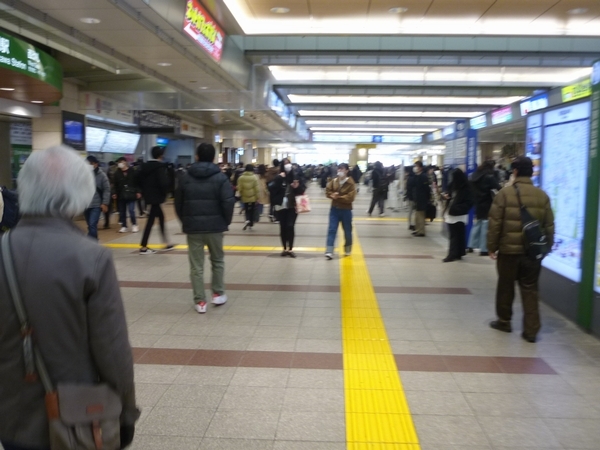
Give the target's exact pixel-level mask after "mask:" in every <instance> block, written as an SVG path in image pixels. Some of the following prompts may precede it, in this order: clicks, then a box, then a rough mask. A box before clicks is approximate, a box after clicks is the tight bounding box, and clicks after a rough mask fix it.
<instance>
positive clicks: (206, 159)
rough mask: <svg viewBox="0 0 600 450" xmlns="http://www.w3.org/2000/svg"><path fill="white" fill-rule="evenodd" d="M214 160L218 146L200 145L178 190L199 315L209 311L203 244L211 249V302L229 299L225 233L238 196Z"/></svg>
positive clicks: (216, 303) (176, 200) (179, 212)
mask: <svg viewBox="0 0 600 450" xmlns="http://www.w3.org/2000/svg"><path fill="white" fill-rule="evenodd" d="M214 159H215V148H214V147H213V146H212V145H211V144H200V145H199V146H198V148H197V149H196V163H195V164H193V165H192V166H191V167H190V168H189V170H188V171H187V173H186V174H185V175H184V176H183V178H182V179H181V182H180V183H179V186H178V187H177V190H176V191H175V211H176V212H177V216H178V217H179V220H181V223H182V227H183V232H184V233H185V234H187V241H188V246H189V252H188V254H189V259H190V278H191V281H192V288H193V290H194V303H195V308H196V311H197V312H198V313H200V314H203V313H205V312H206V293H205V292H204V246H207V247H208V251H209V252H210V261H211V267H212V291H213V295H212V303H213V304H214V305H222V304H223V303H225V302H226V301H227V295H225V284H224V282H223V276H224V273H225V254H224V252H223V232H225V231H227V230H228V229H229V224H230V223H231V220H232V218H233V208H234V205H235V197H234V196H233V189H232V188H231V184H230V182H229V180H228V179H227V176H226V175H225V174H223V173H222V172H221V169H219V166H217V165H216V164H214V163H213V160H214Z"/></svg>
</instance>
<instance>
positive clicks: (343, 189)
mask: <svg viewBox="0 0 600 450" xmlns="http://www.w3.org/2000/svg"><path fill="white" fill-rule="evenodd" d="M325 195H326V196H327V198H330V199H331V200H332V202H331V210H330V211H329V231H328V233H327V249H326V250H325V258H327V259H333V246H334V244H335V237H336V235H337V230H338V227H339V226H340V222H341V223H342V227H343V228H344V237H345V242H344V253H345V255H346V256H350V253H351V252H352V203H353V202H354V199H355V198H356V184H355V183H354V180H353V179H352V177H350V176H349V169H348V164H340V165H339V166H338V171H337V177H336V178H334V179H333V180H331V181H330V182H329V183H327V187H326V188H325Z"/></svg>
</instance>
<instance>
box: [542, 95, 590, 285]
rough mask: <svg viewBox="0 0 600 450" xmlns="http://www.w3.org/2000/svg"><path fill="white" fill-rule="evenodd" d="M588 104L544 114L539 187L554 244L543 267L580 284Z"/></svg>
mask: <svg viewBox="0 0 600 450" xmlns="http://www.w3.org/2000/svg"><path fill="white" fill-rule="evenodd" d="M590 113H591V104H590V102H589V101H587V102H583V103H578V104H574V105H570V106H563V107H561V108H557V109H554V110H551V111H548V112H546V113H544V119H543V120H544V131H543V147H542V148H543V150H542V162H541V188H542V189H543V190H544V191H545V192H546V193H547V194H548V196H549V197H550V201H551V202H552V209H553V210H554V220H555V235H554V240H555V244H554V247H553V249H552V253H551V254H550V255H548V256H547V257H546V258H545V259H544V261H543V265H544V267H546V268H548V269H550V270H552V271H553V272H555V273H557V274H559V275H562V276H564V277H566V278H568V279H570V280H572V281H574V282H579V281H581V247H582V243H583V232H584V221H585V197H586V187H587V168H588V158H589V146H590Z"/></svg>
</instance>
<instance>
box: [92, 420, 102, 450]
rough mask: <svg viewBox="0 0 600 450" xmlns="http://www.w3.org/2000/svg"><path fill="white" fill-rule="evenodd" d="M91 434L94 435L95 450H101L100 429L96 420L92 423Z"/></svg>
mask: <svg viewBox="0 0 600 450" xmlns="http://www.w3.org/2000/svg"><path fill="white" fill-rule="evenodd" d="M92 434H93V435H94V444H95V445H96V450H102V427H100V422H99V421H97V420H94V421H93V422H92Z"/></svg>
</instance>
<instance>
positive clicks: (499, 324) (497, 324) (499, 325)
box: [490, 320, 512, 333]
mask: <svg viewBox="0 0 600 450" xmlns="http://www.w3.org/2000/svg"><path fill="white" fill-rule="evenodd" d="M490 327H492V328H493V329H494V330H498V331H504V332H505V333H510V332H512V326H511V325H510V322H505V321H503V320H494V321H492V322H490Z"/></svg>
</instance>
